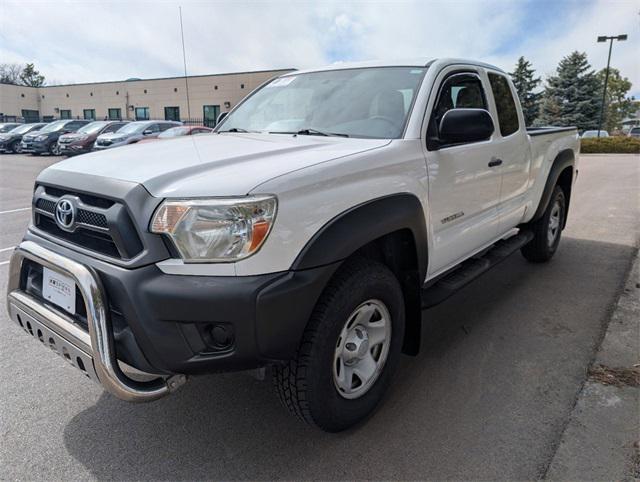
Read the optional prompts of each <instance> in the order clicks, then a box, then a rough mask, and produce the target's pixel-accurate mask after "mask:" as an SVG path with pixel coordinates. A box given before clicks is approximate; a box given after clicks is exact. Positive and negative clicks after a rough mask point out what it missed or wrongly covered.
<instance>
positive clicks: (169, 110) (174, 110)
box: [164, 107, 180, 121]
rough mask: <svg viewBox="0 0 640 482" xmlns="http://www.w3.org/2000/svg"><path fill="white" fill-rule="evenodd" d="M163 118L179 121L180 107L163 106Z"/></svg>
mask: <svg viewBox="0 0 640 482" xmlns="http://www.w3.org/2000/svg"><path fill="white" fill-rule="evenodd" d="M164 120H172V121H179V120H180V107H165V108H164Z"/></svg>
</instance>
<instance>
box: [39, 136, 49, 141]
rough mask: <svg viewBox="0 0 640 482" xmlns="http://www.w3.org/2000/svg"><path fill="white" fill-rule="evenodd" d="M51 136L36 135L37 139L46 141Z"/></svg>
mask: <svg viewBox="0 0 640 482" xmlns="http://www.w3.org/2000/svg"><path fill="white" fill-rule="evenodd" d="M48 137H49V136H38V137H36V141H46V140H47V138H48Z"/></svg>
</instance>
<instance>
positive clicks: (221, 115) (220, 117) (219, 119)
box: [216, 112, 229, 124]
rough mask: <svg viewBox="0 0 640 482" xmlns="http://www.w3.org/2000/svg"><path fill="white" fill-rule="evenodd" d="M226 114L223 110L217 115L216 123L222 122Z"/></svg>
mask: <svg viewBox="0 0 640 482" xmlns="http://www.w3.org/2000/svg"><path fill="white" fill-rule="evenodd" d="M228 115H229V113H228V112H223V113H222V114H220V115H219V116H218V120H216V124H220V122H222V121H223V120H224V118H225V117H227V116H228Z"/></svg>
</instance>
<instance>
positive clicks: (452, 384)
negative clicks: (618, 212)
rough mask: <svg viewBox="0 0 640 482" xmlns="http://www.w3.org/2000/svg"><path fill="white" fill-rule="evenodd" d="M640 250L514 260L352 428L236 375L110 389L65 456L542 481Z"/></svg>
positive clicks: (588, 247)
mask: <svg viewBox="0 0 640 482" xmlns="http://www.w3.org/2000/svg"><path fill="white" fill-rule="evenodd" d="M634 252H635V248H633V247H630V246H624V245H617V244H607V243H600V242H595V241H587V240H582V239H575V238H568V237H565V239H564V241H563V243H562V244H561V249H560V252H559V253H558V256H557V257H556V258H555V259H554V260H553V261H552V262H551V263H550V264H547V265H532V264H528V263H526V262H525V261H524V260H523V259H522V258H521V257H520V256H519V255H518V254H515V255H514V256H512V257H510V258H509V259H508V260H506V261H505V262H504V263H503V264H501V265H500V266H498V267H496V268H494V269H493V270H492V271H490V272H489V273H487V274H486V275H484V276H483V277H481V278H480V279H479V280H477V281H475V282H473V283H472V284H471V285H469V286H468V287H466V288H465V289H463V290H462V291H460V292H459V293H457V294H456V295H454V296H453V297H452V298H450V299H449V300H447V301H446V302H444V303H443V304H441V305H439V306H437V307H435V308H432V309H430V310H427V311H425V312H424V319H425V323H424V328H423V334H422V338H423V344H422V347H423V349H422V352H421V354H420V355H419V356H417V357H411V358H410V357H404V359H403V361H402V363H401V366H400V369H399V371H398V376H397V377H396V378H397V379H396V381H395V383H394V386H393V387H392V389H391V390H390V392H389V395H388V397H387V399H386V400H385V402H384V403H383V404H382V406H381V407H380V409H379V410H378V412H377V414H376V415H375V416H374V417H372V418H371V419H370V420H369V421H367V422H366V423H365V424H362V425H361V426H359V427H356V428H354V429H352V430H350V431H347V432H344V433H341V434H334V435H331V434H325V433H323V432H320V431H318V430H315V429H313V428H310V427H307V426H305V425H303V424H302V423H300V422H298V421H296V420H295V419H294V418H292V417H290V416H289V415H288V414H287V413H286V412H285V410H284V409H283V408H281V407H280V404H279V402H278V400H277V399H276V396H275V394H274V392H273V390H272V387H271V384H270V383H269V381H268V380H266V381H264V382H261V381H257V380H255V379H253V378H251V377H249V376H248V375H246V374H243V373H235V374H220V375H211V376H203V377H197V378H194V379H192V380H191V381H190V383H188V384H187V385H186V386H185V387H183V388H182V389H181V390H180V391H179V392H177V393H176V394H174V395H173V396H171V397H168V398H166V399H163V400H160V401H158V402H155V403H153V404H147V405H131V404H127V403H124V402H120V401H118V400H116V399H115V398H113V397H111V396H109V395H106V394H104V395H102V396H101V397H100V399H99V400H98V401H97V403H96V404H95V405H93V406H92V407H90V408H88V409H86V410H85V411H83V412H81V413H78V414H77V415H76V416H75V417H74V418H73V419H72V420H71V421H70V422H69V423H68V424H67V426H66V427H65V431H64V442H65V445H66V448H67V450H68V451H69V453H70V454H71V455H72V456H73V457H74V458H75V459H77V460H78V461H79V462H80V463H82V464H83V465H84V466H85V467H86V468H87V469H88V470H89V471H90V472H91V473H92V474H93V475H95V477H97V478H99V479H118V480H123V479H137V480H168V479H170V480H192V479H244V480H246V479H276V478H279V479H282V478H284V479H308V478H315V479H317V478H321V479H353V478H359V479H368V478H376V479H398V478H403V479H413V478H422V479H423V478H425V477H429V478H445V477H446V478H489V479H497V478H511V479H513V478H516V479H531V478H534V477H538V476H539V475H540V470H541V469H540V467H542V466H544V463H545V460H546V459H545V457H548V456H549V451H550V450H551V448H550V447H552V446H553V443H554V440H556V439H557V437H559V434H561V430H562V426H563V423H564V418H565V417H566V416H567V415H568V413H570V410H571V407H572V405H573V401H574V398H575V396H576V393H577V391H578V390H579V388H580V386H581V384H582V381H583V380H584V370H585V368H586V366H587V364H588V362H589V360H590V359H591V357H592V356H593V353H594V351H595V349H596V347H597V345H598V342H599V340H600V337H601V336H602V334H603V330H604V326H605V323H606V320H607V319H608V311H609V310H610V307H611V306H612V304H613V303H614V302H615V300H616V297H617V294H618V292H619V290H620V289H621V286H622V283H623V282H624V278H625V274H626V271H627V269H628V265H629V263H630V259H631V257H632V256H633V254H634ZM525 434H526V435H525Z"/></svg>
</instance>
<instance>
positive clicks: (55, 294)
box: [42, 267, 76, 315]
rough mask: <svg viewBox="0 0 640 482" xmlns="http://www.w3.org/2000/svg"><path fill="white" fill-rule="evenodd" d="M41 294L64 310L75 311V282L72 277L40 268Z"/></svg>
mask: <svg viewBox="0 0 640 482" xmlns="http://www.w3.org/2000/svg"><path fill="white" fill-rule="evenodd" d="M42 296H43V297H44V299H45V300H47V301H50V302H51V303H53V304H54V305H57V306H59V307H60V308H62V309H63V310H65V311H66V312H68V313H70V314H72V315H74V314H75V313H76V284H75V282H74V281H73V278H71V277H69V276H65V275H63V274H61V273H58V272H57V271H54V270H52V269H49V268H46V267H43V268H42Z"/></svg>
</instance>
